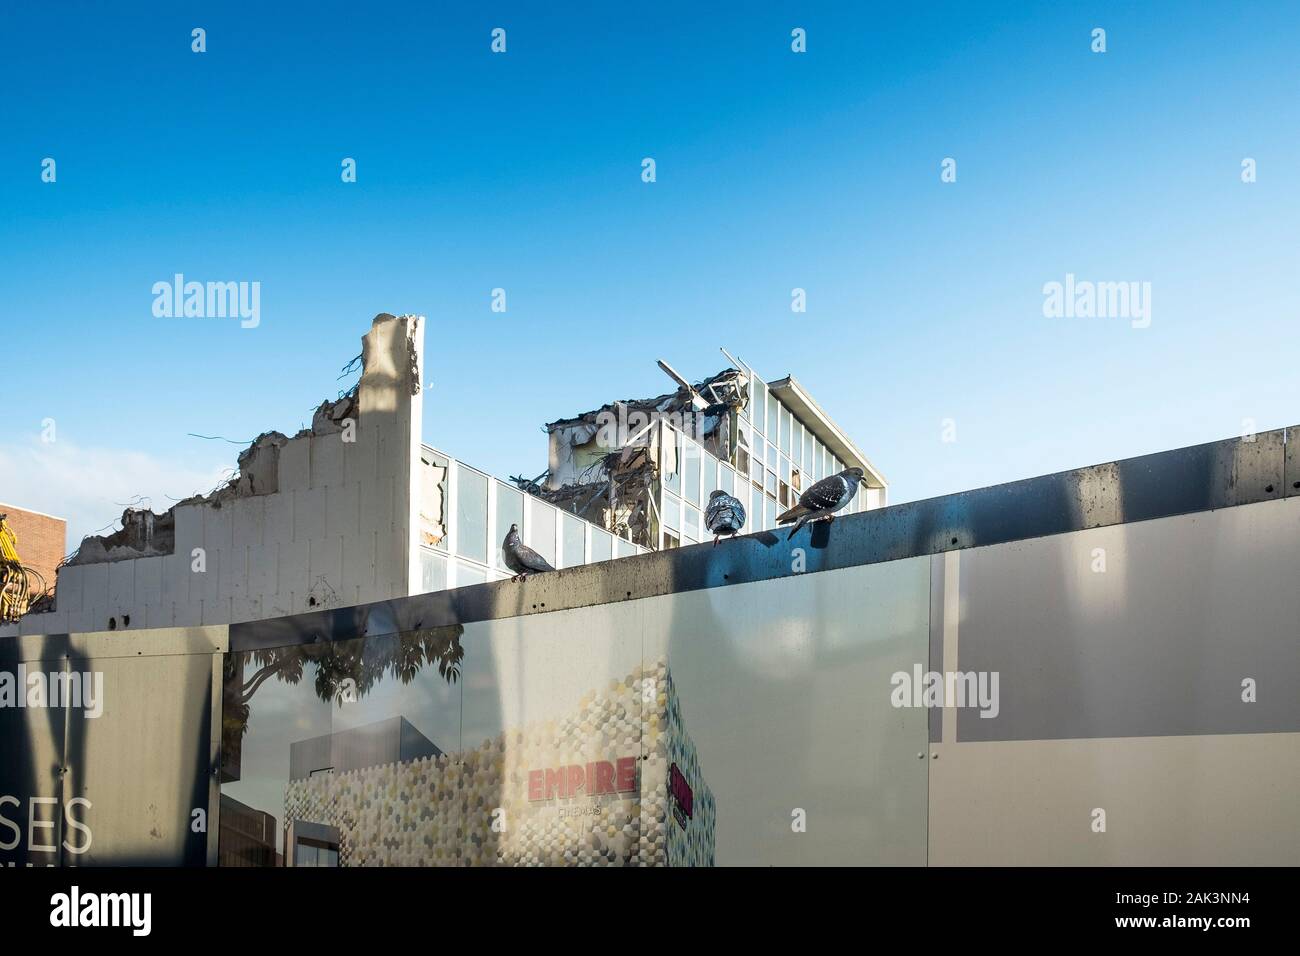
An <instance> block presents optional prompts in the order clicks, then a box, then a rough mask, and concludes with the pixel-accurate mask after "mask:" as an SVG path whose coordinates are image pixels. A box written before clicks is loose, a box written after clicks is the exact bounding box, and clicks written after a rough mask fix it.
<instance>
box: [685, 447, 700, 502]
mask: <svg viewBox="0 0 1300 956" xmlns="http://www.w3.org/2000/svg"><path fill="white" fill-rule="evenodd" d="M703 453H704V449H702V448H701V447H700V446H699V445H697V444H695V442H693V441H690V440H689V439H685V440H683V442H682V486H683V491H682V497H683V498H685V499H686V500H687V501H689V502H691V503H692V504H696V505H698V504H699V503H700V473H701V470H702V467H703V464H704V462H703V461H702V460H701V458H700V456H701V455H702V454H703Z"/></svg>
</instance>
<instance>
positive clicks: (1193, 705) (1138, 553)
mask: <svg viewBox="0 0 1300 956" xmlns="http://www.w3.org/2000/svg"><path fill="white" fill-rule="evenodd" d="M1096 549H1101V551H1098V550H1096ZM1102 552H1104V561H1105V565H1104V567H1105V570H1104V571H1102V572H1097V571H1095V570H1094V567H1100V566H1101V565H1098V564H1096V562H1097V561H1098V560H1099V556H1103V555H1102ZM1298 567H1300V498H1287V499H1281V500H1274V501H1270V502H1267V503H1263V504H1258V505H1254V506H1251V507H1249V508H1230V509H1223V510H1220V511H1214V512H1210V513H1203V514H1195V515H1183V516H1179V517H1174V518H1167V519H1163V520H1160V521H1150V522H1143V523H1140V524H1129V525H1123V526H1120V527H1114V528H1104V529H1095V530H1091V531H1083V532H1077V533H1074V534H1069V535H1060V536H1056V537H1052V538H1039V539H1035V540H1033V541H1023V542H1017V543H1013V544H1006V545H999V546H996V547H989V548H980V549H976V550H973V551H969V552H965V553H963V554H962V555H961V576H960V581H961V584H960V588H961V603H962V614H961V621H960V630H959V636H958V647H959V651H958V656H959V665H960V669H961V670H962V671H966V672H970V671H976V672H988V673H992V672H997V673H998V674H999V686H1000V692H999V693H1000V709H999V713H998V714H997V716H996V717H995V718H983V717H981V716H979V713H978V711H977V710H975V709H972V708H964V709H960V710H959V711H958V723H957V729H958V740H959V741H988V740H1031V739H1060V738H1082V737H1135V736H1159V735H1182V734H1243V733H1261V732H1274V733H1275V732H1284V731H1290V732H1294V731H1300V695H1298V694H1297V693H1296V690H1295V689H1296V687H1298V686H1300V634H1298V633H1297V627H1298V625H1300V587H1297V576H1296V569H1297V568H1298ZM1246 680H1253V681H1254V682H1255V683H1256V685H1257V700H1256V702H1254V703H1246V702H1244V701H1243V700H1242V696H1243V681H1246Z"/></svg>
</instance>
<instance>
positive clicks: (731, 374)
mask: <svg viewBox="0 0 1300 956" xmlns="http://www.w3.org/2000/svg"><path fill="white" fill-rule="evenodd" d="M724 354H727V353H725V352H724ZM727 357H728V358H729V359H730V358H731V356H730V355H727ZM659 365H660V367H661V368H663V369H664V371H665V372H667V373H668V374H669V375H670V376H671V377H672V378H673V379H674V380H675V381H677V382H678V387H677V389H676V390H675V391H673V392H668V393H665V394H662V395H657V396H655V397H653V398H646V399H628V400H622V401H616V402H611V403H609V404H607V405H603V406H601V407H600V408H597V409H593V410H592V411H589V412H586V413H584V414H582V415H578V416H575V417H572V418H562V419H559V420H557V421H553V422H550V423H549V424H548V425H547V426H546V430H547V433H548V436H549V456H548V457H549V460H548V465H547V469H546V471H544V472H543V473H542V474H540V475H538V476H537V477H535V478H531V479H528V478H522V477H515V478H513V479H512V480H513V481H515V483H516V484H518V485H519V486H520V487H521V488H523V489H524V490H526V491H527V492H528V493H529V494H532V495H536V496H538V497H540V498H543V499H545V500H546V501H549V502H551V503H553V504H555V505H556V506H557V507H560V508H563V509H564V510H565V511H568V512H570V513H572V514H574V515H576V516H578V517H581V518H583V519H585V520H588V521H592V522H594V523H595V524H597V525H598V526H600V527H604V528H607V529H610V530H611V531H613V532H614V533H616V534H620V535H625V536H627V537H629V538H630V539H631V540H632V541H634V542H635V543H636V544H638V545H641V546H643V547H646V548H650V549H652V550H660V549H663V548H671V547H677V546H679V545H684V544H693V543H696V542H698V541H702V540H704V539H705V538H707V537H708V533H707V531H706V530H705V529H704V528H703V518H702V511H703V507H704V504H705V503H706V502H707V501H708V496H709V494H710V493H711V492H712V491H713V490H715V489H718V488H721V489H722V490H724V491H726V492H727V493H728V494H733V495H735V496H736V497H738V498H740V500H741V501H742V502H743V503H744V505H745V508H746V511H747V512H748V515H747V520H746V523H745V527H744V528H743V529H742V533H745V534H748V533H750V532H752V531H762V530H769V529H771V528H774V527H776V516H777V514H779V513H780V512H781V511H783V510H785V509H786V508H789V507H790V506H791V505H793V504H794V503H795V502H797V501H798V499H799V495H800V494H801V493H802V492H803V491H804V490H805V489H806V488H807V487H808V486H809V485H810V484H811V483H812V482H814V481H817V480H819V479H821V478H824V477H826V476H827V475H833V474H835V473H836V472H839V471H842V470H843V469H845V468H849V467H855V466H856V467H858V468H861V469H862V470H863V471H864V472H865V473H866V476H867V478H866V482H865V492H866V493H865V494H863V495H861V496H859V497H857V498H855V499H854V502H853V503H852V504H851V505H850V508H849V511H850V512H853V511H862V510H867V509H872V508H880V507H883V506H884V505H885V504H886V498H887V488H888V486H887V484H886V482H885V479H884V476H883V475H881V473H880V472H879V470H877V469H876V468H875V466H873V465H872V464H871V462H870V461H868V460H867V458H866V456H865V455H863V454H862V452H861V451H859V450H858V448H857V446H856V445H854V444H853V442H852V441H850V440H849V439H848V437H847V436H846V435H845V434H844V432H843V431H842V430H841V429H840V427H839V426H838V425H836V424H835V422H834V421H833V420H831V418H830V417H829V416H828V415H827V414H826V413H825V412H824V411H822V409H821V407H820V406H819V405H818V404H817V403H816V402H815V401H814V400H813V399H812V397H811V396H810V395H809V394H808V393H807V392H806V391H805V390H804V388H803V386H801V385H800V384H799V382H798V381H797V380H796V379H795V378H794V377H793V376H787V377H785V378H783V379H779V380H776V381H772V382H764V381H763V380H762V379H761V378H759V377H758V376H757V375H756V374H755V373H754V371H753V370H752V369H751V368H749V367H748V366H746V365H745V364H744V363H742V362H740V361H737V360H733V364H732V366H731V367H728V368H726V369H723V370H722V371H721V372H719V373H717V374H716V375H712V376H710V377H708V378H705V379H703V380H701V381H699V382H696V383H694V384H691V383H689V382H687V381H686V380H685V379H683V378H682V377H681V376H680V375H678V374H677V373H676V372H675V371H674V370H673V369H672V368H671V367H670V366H668V365H666V364H665V363H663V362H662V361H661V362H660V363H659Z"/></svg>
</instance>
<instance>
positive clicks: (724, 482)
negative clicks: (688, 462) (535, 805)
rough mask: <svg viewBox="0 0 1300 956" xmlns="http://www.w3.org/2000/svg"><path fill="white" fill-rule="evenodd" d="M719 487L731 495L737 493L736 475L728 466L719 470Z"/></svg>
mask: <svg viewBox="0 0 1300 956" xmlns="http://www.w3.org/2000/svg"><path fill="white" fill-rule="evenodd" d="M718 487H719V488H721V489H722V490H723V491H725V492H726V493H727V494H729V495H734V494H735V493H736V473H735V472H734V471H732V470H731V469H730V468H728V467H727V466H726V465H723V466H722V467H720V468H719V469H718ZM710 494H712V492H710Z"/></svg>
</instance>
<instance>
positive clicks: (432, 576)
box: [420, 548, 447, 592]
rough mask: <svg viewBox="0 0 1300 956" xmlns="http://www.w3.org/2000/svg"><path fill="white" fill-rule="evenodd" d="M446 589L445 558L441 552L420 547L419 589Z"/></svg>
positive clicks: (426, 590)
mask: <svg viewBox="0 0 1300 956" xmlns="http://www.w3.org/2000/svg"><path fill="white" fill-rule="evenodd" d="M446 589H447V559H446V558H445V557H443V556H442V555H441V554H435V553H433V552H432V551H426V550H425V549H424V548H421V549H420V590H421V591H423V592H428V591H445V590H446Z"/></svg>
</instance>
